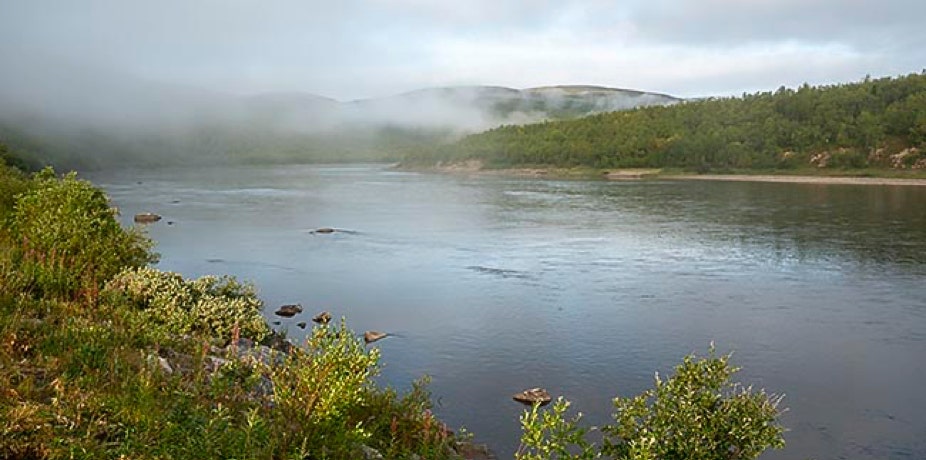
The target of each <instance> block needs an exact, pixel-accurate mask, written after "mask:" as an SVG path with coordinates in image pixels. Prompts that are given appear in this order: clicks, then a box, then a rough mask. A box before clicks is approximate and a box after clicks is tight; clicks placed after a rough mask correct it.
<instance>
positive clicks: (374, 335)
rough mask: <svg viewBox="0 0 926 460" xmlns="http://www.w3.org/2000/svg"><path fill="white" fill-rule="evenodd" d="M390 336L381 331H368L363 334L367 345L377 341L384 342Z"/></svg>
mask: <svg viewBox="0 0 926 460" xmlns="http://www.w3.org/2000/svg"><path fill="white" fill-rule="evenodd" d="M388 335H389V334H387V333H385V332H379V331H366V332H364V333H363V341H364V342H366V343H373V342H375V341H377V340H382V339H384V338H386V336H388Z"/></svg>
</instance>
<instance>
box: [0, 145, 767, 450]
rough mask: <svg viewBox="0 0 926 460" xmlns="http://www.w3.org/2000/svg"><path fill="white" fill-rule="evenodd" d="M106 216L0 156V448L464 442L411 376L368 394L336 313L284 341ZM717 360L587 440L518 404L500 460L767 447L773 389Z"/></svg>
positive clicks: (641, 401)
mask: <svg viewBox="0 0 926 460" xmlns="http://www.w3.org/2000/svg"><path fill="white" fill-rule="evenodd" d="M2 153H3V160H4V162H5V163H15V160H13V159H11V158H10V156H9V154H8V153H7V152H5V151H3V152H2ZM115 213H116V211H115V210H114V209H112V208H111V207H110V204H109V202H108V199H107V197H106V195H105V194H104V193H103V192H102V191H101V190H99V189H97V188H96V187H94V186H93V185H92V184H90V183H89V182H87V181H83V180H80V179H78V178H77V177H76V176H75V174H73V173H71V174H67V175H64V176H60V177H59V176H57V175H56V174H55V173H54V172H53V171H52V170H51V169H45V170H43V171H41V172H38V173H35V174H33V175H31V176H29V175H27V174H25V173H23V172H22V171H20V170H18V169H16V168H14V167H11V166H8V165H0V421H2V423H0V457H3V458H14V459H33V458H255V459H257V458H260V459H271V458H273V459H276V458H294V459H295V458H298V459H309V458H311V459H342V458H343V459H353V458H390V459H451V458H462V455H463V454H462V453H461V452H463V451H465V449H462V448H461V446H463V440H464V439H465V437H466V436H465V435H464V436H461V435H455V434H453V433H451V432H450V430H449V429H448V428H447V427H446V426H445V425H444V424H443V423H441V422H440V421H439V420H437V419H435V418H434V416H433V415H432V414H431V412H430V407H431V406H430V404H431V403H430V396H429V394H428V392H427V389H426V379H422V380H421V381H418V382H415V383H414V384H413V385H412V387H411V389H410V390H409V391H407V392H406V393H404V394H400V393H398V392H397V391H395V390H394V389H391V388H381V387H379V386H377V385H376V383H375V381H374V377H375V376H376V375H377V372H378V369H379V358H380V355H379V351H378V349H376V348H368V347H366V346H365V345H364V344H363V342H362V339H360V338H359V337H357V336H356V335H355V334H354V333H353V332H352V331H350V330H349V329H348V328H347V327H346V325H345V323H344V321H343V320H342V321H341V322H340V324H334V325H330V326H329V325H319V326H316V327H315V328H314V329H313V331H312V332H311V333H310V334H309V336H308V338H307V340H306V342H305V343H304V344H301V346H299V347H292V346H289V345H288V342H286V341H285V340H282V338H281V337H280V336H279V334H278V333H275V332H273V331H272V330H270V329H269V327H268V326H267V323H266V322H265V321H264V320H263V318H262V316H261V314H260V311H261V308H262V305H261V302H260V300H259V299H258V298H257V295H256V291H255V289H254V287H253V286H250V285H248V284H246V283H240V282H238V281H237V280H235V279H234V278H231V277H213V276H206V277H203V278H199V279H196V280H188V279H184V278H183V277H182V276H180V275H178V274H174V273H166V272H162V271H159V270H156V269H153V268H150V267H149V264H151V263H152V262H154V261H155V260H156V255H155V254H154V253H153V252H152V251H151V247H152V243H151V241H150V240H149V239H148V238H147V237H146V236H145V235H144V234H143V233H141V232H140V231H139V230H138V229H136V228H132V229H124V228H122V227H121V226H120V225H119V224H118V221H117V220H116V215H115ZM248 339H250V340H248ZM258 344H262V345H258ZM258 351H259V352H258ZM728 359H729V357H728V356H722V357H717V356H715V355H714V353H713V350H711V354H710V356H708V357H706V358H702V359H698V358H696V357H694V356H689V357H687V358H685V361H684V362H683V364H682V365H680V366H679V367H678V368H677V369H676V372H675V375H673V376H672V377H670V378H668V379H666V380H661V379H659V378H658V377H657V379H656V382H655V388H654V389H652V390H650V391H647V392H645V393H643V394H642V395H639V396H637V397H634V398H617V399H615V414H614V417H615V420H614V424H613V425H609V426H604V427H601V428H600V431H601V432H602V433H603V437H602V438H603V441H602V442H601V444H600V445H596V444H594V443H593V442H592V441H590V440H589V439H588V438H587V437H586V435H587V434H588V432H589V431H591V430H598V428H583V427H580V426H579V416H576V417H572V418H567V415H566V412H567V407H568V402H566V401H565V400H562V399H561V400H559V401H557V402H556V403H555V404H554V405H553V406H552V407H551V408H550V409H541V408H540V407H539V406H535V407H533V408H531V409H530V410H529V411H527V412H525V414H524V415H523V417H522V426H523V428H524V434H523V437H522V447H521V449H520V450H519V451H518V453H517V454H516V457H517V458H519V459H521V460H535V459H554V458H560V459H567V458H571V459H590V458H619V459H636V460H642V459H652V458H660V459H670V458H692V459H747V458H755V457H757V456H758V455H759V454H760V453H761V452H762V451H763V450H765V449H766V448H768V447H781V446H782V445H783V438H782V433H783V428H782V427H781V426H780V424H779V423H778V416H779V414H780V410H779V409H778V401H779V399H780V398H779V397H777V396H775V395H768V394H766V393H764V392H762V391H759V392H754V391H752V390H751V389H750V388H743V387H740V386H738V385H736V384H733V383H731V382H730V378H731V375H732V373H733V372H734V371H735V369H734V368H732V367H731V366H730V365H729V362H728Z"/></svg>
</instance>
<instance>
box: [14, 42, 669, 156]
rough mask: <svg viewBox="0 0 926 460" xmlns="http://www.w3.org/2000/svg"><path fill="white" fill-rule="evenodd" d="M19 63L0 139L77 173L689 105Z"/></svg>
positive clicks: (435, 137) (538, 91)
mask: <svg viewBox="0 0 926 460" xmlns="http://www.w3.org/2000/svg"><path fill="white" fill-rule="evenodd" d="M13 60H14V61H17V62H23V63H24V64H23V65H20V66H14V67H11V68H9V69H5V70H4V72H2V75H0V142H5V143H6V144H8V145H9V146H10V147H11V149H12V150H14V151H17V152H19V154H20V155H21V156H25V157H27V158H28V159H30V160H32V161H34V162H38V163H52V164H56V165H59V166H61V167H68V168H88V169H89V168H103V167H114V166H157V165H164V164H177V163H190V164H193V163H217V162H223V163H228V162H232V163H240V162H248V163H263V162H312V161H371V160H394V159H397V158H398V157H399V155H400V153H399V152H405V151H407V150H408V149H409V148H414V147H422V146H431V145H435V144H440V143H445V142H449V141H455V140H457V139H459V138H460V137H462V136H463V135H466V134H471V133H474V132H479V131H483V130H486V129H490V128H494V127H497V126H501V125H508V124H524V123H532V122H538V121H544V120H561V119H571V118H577V117H582V116H586V115H589V114H594V113H601V112H607V111H613V110H623V109H627V108H633V107H640V106H650V105H669V104H674V103H677V102H679V101H680V99H677V98H674V97H671V96H667V95H663V94H656V93H646V92H641V91H633V90H624V89H614V88H603V87H594V86H553V87H544V88H529V89H524V90H519V89H512V88H504V87H497V86H464V87H448V88H428V89H421V90H417V91H412V92H408V93H404V94H399V95H395V96H389V97H383V98H373V99H362V100H355V101H347V102H340V101H337V100H334V99H330V98H326V97H323V96H318V95H314V94H309V93H298V92H289V93H267V94H259V95H254V96H237V95H231V94H225V93H221V92H216V91H211V90H206V89H200V88H193V87H186V86H178V85H168V84H162V83H158V82H152V81H148V80H144V79H140V78H137V77H133V76H130V75H116V74H113V73H110V72H106V71H102V70H100V69H94V68H92V67H88V66H85V65H82V63H70V64H68V63H59V62H56V63H55V65H54V66H51V65H47V64H45V63H43V62H40V61H38V60H35V59H33V60H31V61H30V60H29V59H26V58H23V57H22V56H20V57H18V58H17V59H13Z"/></svg>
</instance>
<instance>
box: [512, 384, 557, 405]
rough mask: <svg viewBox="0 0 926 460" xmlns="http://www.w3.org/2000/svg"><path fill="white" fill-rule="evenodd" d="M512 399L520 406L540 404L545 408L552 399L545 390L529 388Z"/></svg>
mask: <svg viewBox="0 0 926 460" xmlns="http://www.w3.org/2000/svg"><path fill="white" fill-rule="evenodd" d="M512 398H513V399H514V400H515V401H517V402H519V403H522V404H527V405H533V404H537V403H540V405H541V406H546V405H547V404H550V401H551V400H552V399H553V398H551V397H550V394H549V393H547V390H544V389H543V388H531V389H530V390H524V391H522V392H520V393H518V394H516V395H514V396H512Z"/></svg>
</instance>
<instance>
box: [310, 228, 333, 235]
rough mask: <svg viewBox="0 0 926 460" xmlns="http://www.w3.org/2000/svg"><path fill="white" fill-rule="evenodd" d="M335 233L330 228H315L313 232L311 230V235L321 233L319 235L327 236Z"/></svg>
mask: <svg viewBox="0 0 926 460" xmlns="http://www.w3.org/2000/svg"><path fill="white" fill-rule="evenodd" d="M336 231H337V230H335V229H333V228H331V227H321V228H316V229H315V230H312V233H313V234H315V233H321V234H323V235H325V234H328V233H334V232H336Z"/></svg>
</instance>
